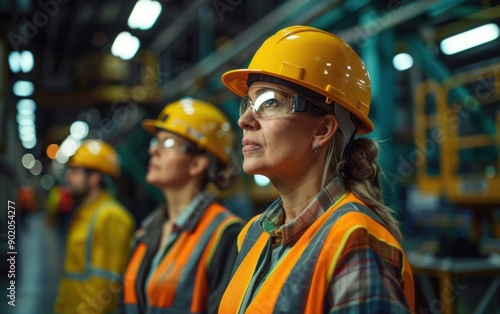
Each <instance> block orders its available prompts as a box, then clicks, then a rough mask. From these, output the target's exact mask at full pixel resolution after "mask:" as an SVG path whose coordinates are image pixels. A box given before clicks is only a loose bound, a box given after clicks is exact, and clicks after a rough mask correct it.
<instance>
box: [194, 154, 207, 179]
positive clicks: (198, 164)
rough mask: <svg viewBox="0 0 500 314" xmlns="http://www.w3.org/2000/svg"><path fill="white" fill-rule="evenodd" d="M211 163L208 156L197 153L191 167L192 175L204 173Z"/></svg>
mask: <svg viewBox="0 0 500 314" xmlns="http://www.w3.org/2000/svg"><path fill="white" fill-rule="evenodd" d="M209 163H210V161H209V160H208V156H206V155H203V154H198V155H195V156H194V158H193V160H192V161H191V164H190V167H189V174H190V175H192V176H198V175H203V174H204V173H205V172H206V171H207V169H208V165H209Z"/></svg>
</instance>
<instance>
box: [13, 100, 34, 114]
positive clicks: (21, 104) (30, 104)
mask: <svg viewBox="0 0 500 314" xmlns="http://www.w3.org/2000/svg"><path fill="white" fill-rule="evenodd" d="M35 110H36V103H35V101H34V100H33V99H21V100H19V101H18V102H17V111H18V112H26V113H27V112H31V113H33V112H35Z"/></svg>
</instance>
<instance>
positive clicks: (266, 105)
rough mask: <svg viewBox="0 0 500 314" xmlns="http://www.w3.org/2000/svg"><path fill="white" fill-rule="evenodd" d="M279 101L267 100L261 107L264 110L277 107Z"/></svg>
mask: <svg viewBox="0 0 500 314" xmlns="http://www.w3.org/2000/svg"><path fill="white" fill-rule="evenodd" d="M279 104H280V103H279V101H278V100H276V99H274V98H273V99H268V100H266V101H265V102H264V103H263V104H262V107H264V108H269V107H278V106H279Z"/></svg>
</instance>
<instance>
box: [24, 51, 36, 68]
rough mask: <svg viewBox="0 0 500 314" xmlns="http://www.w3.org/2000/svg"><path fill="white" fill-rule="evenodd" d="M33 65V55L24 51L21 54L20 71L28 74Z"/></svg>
mask: <svg viewBox="0 0 500 314" xmlns="http://www.w3.org/2000/svg"><path fill="white" fill-rule="evenodd" d="M34 65H35V59H34V58H33V54H32V53H31V51H28V50H24V51H23V52H21V70H22V71H23V72H24V73H28V72H30V71H31V70H33V66H34Z"/></svg>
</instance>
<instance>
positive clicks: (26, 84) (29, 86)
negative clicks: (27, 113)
mask: <svg viewBox="0 0 500 314" xmlns="http://www.w3.org/2000/svg"><path fill="white" fill-rule="evenodd" d="M12 89H13V91H14V95H16V96H18V97H28V96H31V95H32V94H33V91H34V90H35V86H34V85H33V83H32V82H30V81H17V82H15V83H14V86H13V87H12Z"/></svg>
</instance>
